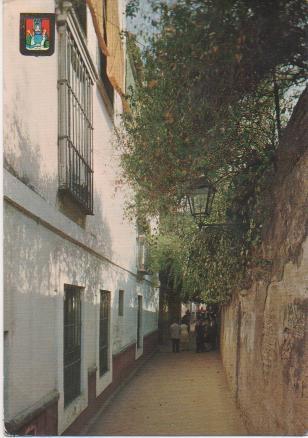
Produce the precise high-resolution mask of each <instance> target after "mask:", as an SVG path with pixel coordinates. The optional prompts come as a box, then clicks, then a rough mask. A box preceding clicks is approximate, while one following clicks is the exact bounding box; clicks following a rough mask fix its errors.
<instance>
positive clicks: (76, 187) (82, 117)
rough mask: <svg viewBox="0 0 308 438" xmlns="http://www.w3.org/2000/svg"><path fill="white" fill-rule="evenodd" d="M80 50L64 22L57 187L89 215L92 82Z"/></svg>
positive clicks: (91, 200) (90, 195)
mask: <svg viewBox="0 0 308 438" xmlns="http://www.w3.org/2000/svg"><path fill="white" fill-rule="evenodd" d="M75 33H76V32H75ZM82 49H83V50H81V49H80V47H79V44H77V42H76V38H75V35H74V32H72V31H71V29H70V27H69V26H68V25H67V24H66V25H65V27H64V29H62V32H61V33H60V50H59V57H60V58H59V76H60V77H59V161H60V163H59V164H60V171H59V178H60V187H59V188H60V190H61V191H62V192H65V193H67V194H69V195H70V196H71V197H72V198H73V199H74V200H75V201H76V202H77V203H78V204H79V205H80V207H81V208H82V209H83V210H84V212H85V213H86V214H92V213H93V162H92V160H93V158H92V145H93V111H92V106H93V103H92V87H93V81H92V78H91V76H90V73H89V69H88V63H87V62H86V61H85V54H86V50H85V49H84V48H82Z"/></svg>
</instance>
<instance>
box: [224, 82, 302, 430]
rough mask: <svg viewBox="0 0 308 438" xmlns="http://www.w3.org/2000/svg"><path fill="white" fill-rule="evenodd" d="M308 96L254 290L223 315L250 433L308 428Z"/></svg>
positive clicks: (279, 181)
mask: <svg viewBox="0 0 308 438" xmlns="http://www.w3.org/2000/svg"><path fill="white" fill-rule="evenodd" d="M307 108H308V93H307V90H306V92H305V93H304V94H303V95H302V97H301V99H300V101H299V103H298V104H297V106H296V108H295V111H294V113H293V115H292V118H291V120H290V122H289V125H288V127H287V128H286V130H285V132H284V135H283V139H282V142H281V145H280V147H279V150H278V153H277V163H276V164H277V169H276V175H275V183H274V185H273V186H272V187H271V188H270V189H269V192H268V193H267V196H270V197H271V199H272V214H271V218H270V220H269V223H268V224H266V226H265V229H264V235H263V244H262V248H261V249H260V253H258V257H259V258H260V259H261V260H264V261H266V263H265V264H263V265H266V266H267V269H265V268H262V269H261V268H254V269H253V270H252V272H251V278H252V282H251V285H250V286H249V288H248V289H246V290H238V291H236V293H235V294H234V296H233V298H232V301H231V302H230V303H229V304H228V305H226V306H224V308H223V310H222V330H221V353H222V358H223V363H224V367H225V370H226V374H227V377H228V380H229V384H230V387H231V390H232V392H233V394H234V396H235V397H236V399H237V402H238V405H239V406H240V408H241V410H242V413H243V416H244V419H245V421H246V425H247V427H248V431H249V433H250V434H256V435H297V434H304V432H307V430H308V422H307V418H308V417H307V412H308V390H307V375H308V348H307V347H308V345H307V344H308V336H307V328H308V321H307V315H308V312H307V311H308V239H307V216H308V214H307V212H308V149H307V145H308V141H307V140H308V114H307Z"/></svg>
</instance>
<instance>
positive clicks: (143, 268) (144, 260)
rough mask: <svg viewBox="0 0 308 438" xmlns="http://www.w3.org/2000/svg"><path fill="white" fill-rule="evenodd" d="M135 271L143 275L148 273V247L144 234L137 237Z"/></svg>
mask: <svg viewBox="0 0 308 438" xmlns="http://www.w3.org/2000/svg"><path fill="white" fill-rule="evenodd" d="M137 270H138V272H140V273H143V274H146V273H148V246H147V242H146V236H145V235H144V234H140V235H138V237H137Z"/></svg>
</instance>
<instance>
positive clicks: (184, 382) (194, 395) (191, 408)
mask: <svg viewBox="0 0 308 438" xmlns="http://www.w3.org/2000/svg"><path fill="white" fill-rule="evenodd" d="M83 434H85V433H84V432H83ZM86 435H88V436H89V435H135V436H136V435H247V432H246V430H245V428H244V425H243V422H242V420H241V417H240V414H239V411H238V409H237V408H236V406H235V402H234V400H233V398H232V396H231V393H230V391H229V389H228V386H227V381H226V378H225V375H224V371H223V368H222V363H221V360H220V357H219V353H217V352H209V353H199V354H196V353H195V352H194V351H181V352H180V353H178V354H176V353H171V352H170V348H169V347H168V348H166V347H165V348H162V349H161V350H160V351H159V352H158V353H157V354H155V355H154V356H153V357H152V358H151V359H150V360H149V361H148V362H147V363H146V364H145V365H144V367H142V368H141V369H140V370H139V371H138V372H137V373H136V374H135V376H134V377H133V378H132V379H131V380H130V381H129V383H128V384H127V385H126V386H125V387H124V388H123V389H121V390H120V391H119V392H118V394H117V395H116V396H115V397H114V398H113V400H112V401H111V402H110V404H109V405H108V406H107V407H106V408H105V409H104V410H103V412H102V413H100V414H98V415H96V416H95V417H94V419H92V420H91V422H90V423H89V425H88V427H87V430H86Z"/></svg>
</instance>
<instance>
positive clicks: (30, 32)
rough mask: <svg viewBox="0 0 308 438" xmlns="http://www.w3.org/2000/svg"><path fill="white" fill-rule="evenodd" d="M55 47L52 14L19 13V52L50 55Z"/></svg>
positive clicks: (53, 16) (53, 17)
mask: <svg viewBox="0 0 308 438" xmlns="http://www.w3.org/2000/svg"><path fill="white" fill-rule="evenodd" d="M54 47H55V15H54V14H37V13H35V14H31V13H29V14H20V52H21V53H22V54H23V55H30V56H31V55H32V56H50V55H52V54H53V53H54Z"/></svg>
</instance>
